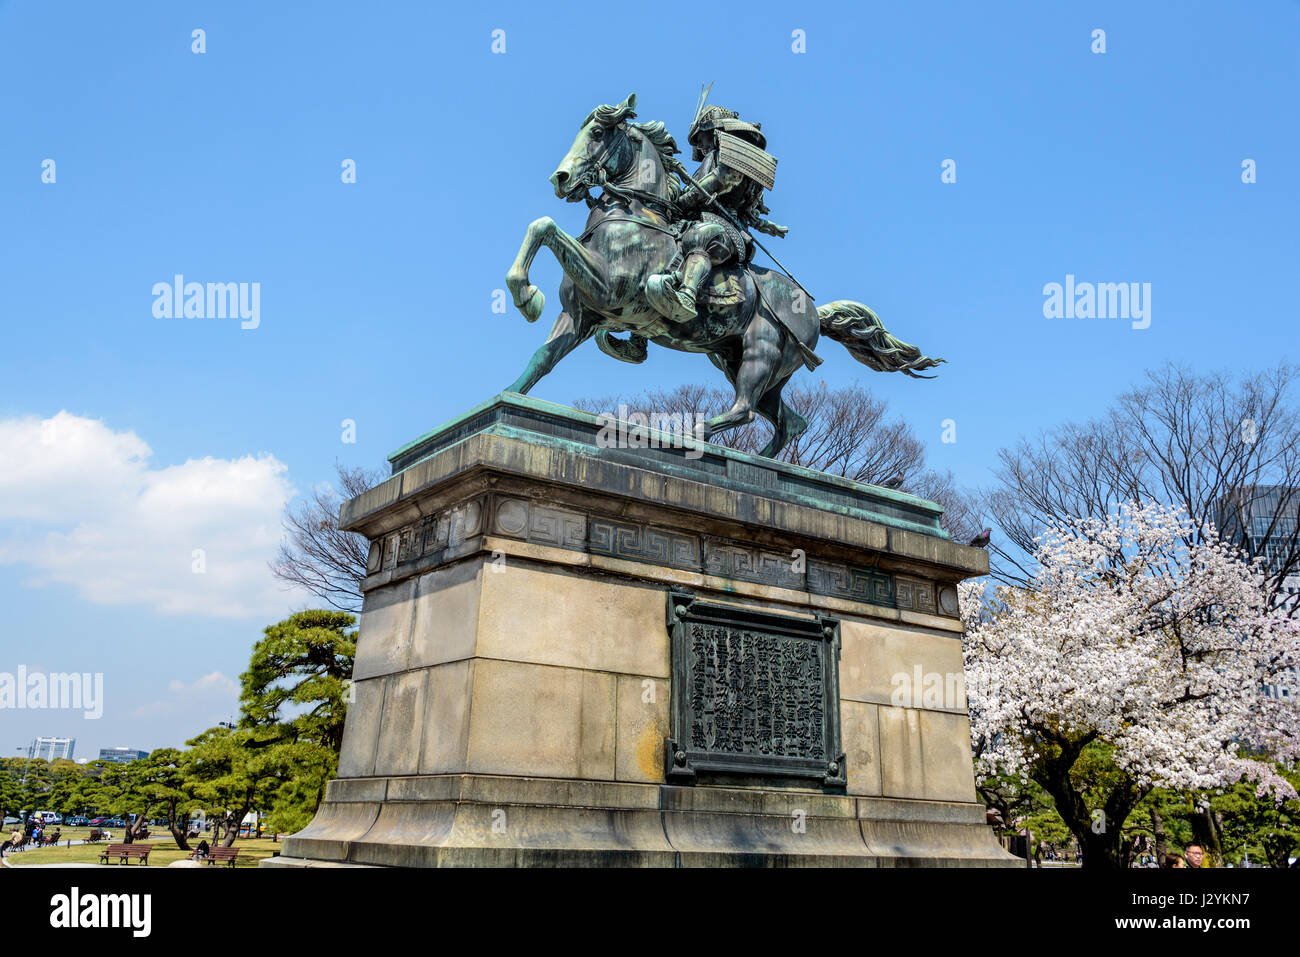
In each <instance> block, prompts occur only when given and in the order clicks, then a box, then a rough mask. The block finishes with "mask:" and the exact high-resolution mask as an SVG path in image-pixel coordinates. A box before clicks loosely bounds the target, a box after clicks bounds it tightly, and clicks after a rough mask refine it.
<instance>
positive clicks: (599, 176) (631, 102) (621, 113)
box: [550, 93, 637, 203]
mask: <svg viewBox="0 0 1300 957" xmlns="http://www.w3.org/2000/svg"><path fill="white" fill-rule="evenodd" d="M635 116H636V94H635V93H632V94H629V95H628V98H627V99H626V100H624V101H623V102H622V103H620V104H618V105H617V106H608V105H607V106H598V107H596V108H595V109H594V110H592V111H591V112H590V113H588V114H587V118H586V119H585V120H583V121H582V127H581V129H579V130H578V135H577V137H575V138H574V140H573V145H572V146H570V147H569V152H568V153H566V154H565V156H564V159H563V160H561V161H560V165H559V166H558V167H557V168H556V170H555V172H554V173H552V174H551V177H550V180H551V185H552V186H554V187H555V195H556V196H558V197H559V198H560V199H563V200H567V201H568V202H570V203H576V202H578V201H579V200H582V199H585V198H586V196H587V193H588V191H589V190H590V189H591V187H593V186H599V185H601V184H603V183H604V182H605V181H606V180H607V179H609V180H614V179H618V177H620V176H621V175H623V173H624V172H626V171H627V170H628V168H629V167H630V166H631V165H632V162H633V158H634V157H635V155H636V152H637V147H635V146H634V145H633V144H632V143H631V142H630V141H629V138H628V128H627V125H626V122H625V121H626V120H629V119H631V118H633V117H635Z"/></svg>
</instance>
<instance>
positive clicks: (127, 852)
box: [99, 844, 153, 864]
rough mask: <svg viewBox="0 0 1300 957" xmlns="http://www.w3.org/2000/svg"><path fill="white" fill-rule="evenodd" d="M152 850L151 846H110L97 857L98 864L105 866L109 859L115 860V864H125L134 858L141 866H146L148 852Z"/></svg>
mask: <svg viewBox="0 0 1300 957" xmlns="http://www.w3.org/2000/svg"><path fill="white" fill-rule="evenodd" d="M152 850H153V845H152V844H110V845H108V847H106V848H104V850H103V852H102V853H101V854H100V855H99V863H101V864H107V863H109V860H110V859H111V858H116V859H117V863H119V864H125V863H126V862H127V861H129V860H131V859H132V858H135V859H136V860H138V861H139V862H140V863H141V864H148V863H149V852H150V851H152Z"/></svg>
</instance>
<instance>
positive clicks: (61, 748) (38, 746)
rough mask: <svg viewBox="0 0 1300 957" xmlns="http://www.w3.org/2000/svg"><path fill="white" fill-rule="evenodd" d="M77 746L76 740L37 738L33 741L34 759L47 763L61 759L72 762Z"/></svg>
mask: <svg viewBox="0 0 1300 957" xmlns="http://www.w3.org/2000/svg"><path fill="white" fill-rule="evenodd" d="M76 746H77V739H76V738H35V739H34V740H33V741H32V757H33V758H41V759H43V760H45V761H57V760H59V759H60V758H66V759H67V760H69V761H71V760H72V749H73V748H75V747H76Z"/></svg>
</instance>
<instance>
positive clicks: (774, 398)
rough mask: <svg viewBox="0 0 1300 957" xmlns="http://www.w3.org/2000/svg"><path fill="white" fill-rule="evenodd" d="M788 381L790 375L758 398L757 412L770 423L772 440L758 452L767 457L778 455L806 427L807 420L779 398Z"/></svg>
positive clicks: (801, 433) (771, 457) (772, 457)
mask: <svg viewBox="0 0 1300 957" xmlns="http://www.w3.org/2000/svg"><path fill="white" fill-rule="evenodd" d="M789 381H790V377H789V376H786V377H785V378H784V379H782V380H781V381H780V382H778V383H777V384H776V385H774V386H772V388H770V389H768V390H767V391H766V392H765V393H763V397H762V398H761V399H759V400H758V414H759V415H761V416H762V417H763V418H765V419H767V421H769V422H771V423H772V441H770V442H768V443H767V445H765V446H764V447H763V451H761V452H759V453H758V454H759V455H762V456H764V457H766V458H769V459H774V458H776V457H777V456H778V455H780V454H781V451H782V450H783V449H784V448H785V447H786V446H788V445H789V444H790V443H791V442H793V441H794V440H795V439H797V438H799V436H801V435H803V433H804V432H805V431H806V430H807V428H808V420H807V419H805V418H804V417H803V416H802V415H800V414H799V413H798V412H796V411H795V410H794V409H792V408H790V406H788V405H786V404H785V402H784V400H782V398H781V392H782V390H783V389H785V384H786V383H787V382H789Z"/></svg>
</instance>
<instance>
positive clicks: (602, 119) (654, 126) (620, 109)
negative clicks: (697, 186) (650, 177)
mask: <svg viewBox="0 0 1300 957" xmlns="http://www.w3.org/2000/svg"><path fill="white" fill-rule="evenodd" d="M635 116H636V112H635V111H634V110H633V109H632V107H631V106H630V105H629V104H627V103H620V104H618V105H617V106H611V105H610V104H605V105H603V106H598V107H596V108H595V109H594V110H592V111H591V112H590V113H588V114H587V118H586V119H585V120H583V121H582V125H583V126H586V125H587V124H588V123H590V122H591V121H592V120H595V121H596V122H597V123H599V124H600V125H601V126H617V125H618V124H619V123H622V122H624V121H627V125H628V126H630V127H632V128H633V129H635V130H636V131H637V132H638V133H640V134H641V135H642V136H644V137H645V138H646V139H647V140H649V141H650V145H651V146H653V147H654V148H655V149H656V150H657V151H658V152H659V159H660V161H661V162H662V163H663V167H664V174H665V176H666V177H667V179H666V183H667V186H668V198H669V199H670V200H675V199H677V197H678V196H679V195H680V194H681V191H682V181H681V180H680V179H678V177H677V173H676V172H675V171H674V169H673V167H672V165H671V164H670V163H669V162H668V161H669V160H670V159H671V158H672V157H673V156H674V155H676V154H677V153H680V152H681V150H679V149H678V148H677V141H676V140H675V139H673V135H672V134H671V133H669V132H668V128H667V127H666V126H664V124H663V123H662V122H660V121H659V120H655V121H654V122H652V123H633V122H632V119H633V117H635Z"/></svg>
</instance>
